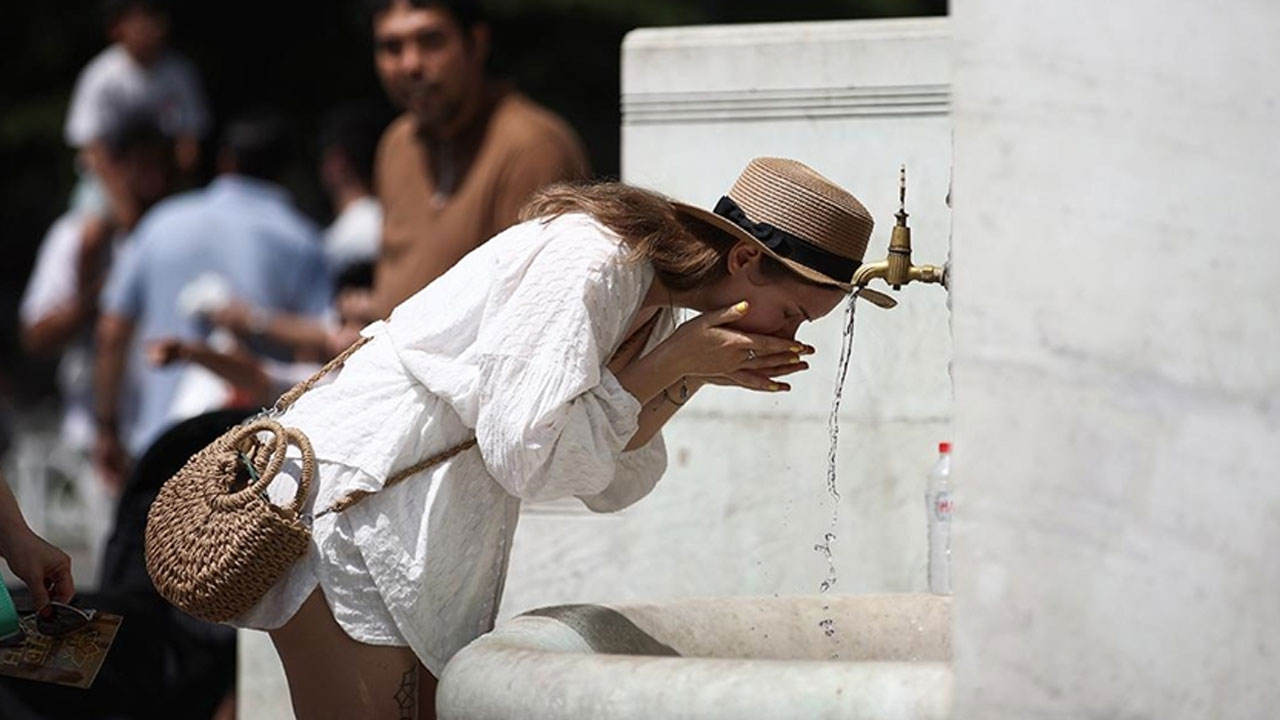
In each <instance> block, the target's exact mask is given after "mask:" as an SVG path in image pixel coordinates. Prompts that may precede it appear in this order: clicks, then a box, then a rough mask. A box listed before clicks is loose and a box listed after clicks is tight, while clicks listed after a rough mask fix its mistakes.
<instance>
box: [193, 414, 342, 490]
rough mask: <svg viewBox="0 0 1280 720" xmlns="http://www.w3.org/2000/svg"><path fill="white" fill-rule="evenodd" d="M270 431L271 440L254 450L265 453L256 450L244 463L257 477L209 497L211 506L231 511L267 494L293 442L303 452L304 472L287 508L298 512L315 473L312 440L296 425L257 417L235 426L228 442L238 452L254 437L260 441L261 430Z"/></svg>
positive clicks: (246, 457)
mask: <svg viewBox="0 0 1280 720" xmlns="http://www.w3.org/2000/svg"><path fill="white" fill-rule="evenodd" d="M264 432H266V433H270V434H271V436H272V437H271V440H270V441H269V442H267V443H266V444H265V445H259V446H257V447H256V448H252V449H253V450H262V449H265V450H266V452H265V453H261V452H253V453H252V455H248V454H246V455H245V456H244V459H245V462H246V463H248V464H249V466H250V468H251V469H252V470H253V471H254V475H255V477H254V478H253V482H251V483H249V485H248V486H247V487H245V488H243V489H242V490H239V491H238V492H234V493H229V494H217V495H214V496H213V497H211V498H210V505H211V506H212V507H213V508H214V509H217V510H231V509H235V508H238V507H240V506H241V505H243V504H244V502H245V500H247V499H248V498H249V497H251V496H254V495H265V494H266V492H267V486H268V485H270V484H271V481H272V480H274V479H275V477H276V475H278V474H279V473H280V469H281V468H283V467H284V461H285V456H286V455H287V454H288V452H289V445H290V443H292V444H294V445H296V446H297V447H298V449H299V450H300V451H301V452H302V471H301V472H300V473H299V475H298V488H297V490H296V491H295V492H294V494H293V499H292V500H290V501H289V503H288V504H287V505H284V506H283V507H284V509H286V510H289V511H292V512H294V513H296V512H298V511H299V510H300V509H301V507H302V503H303V501H305V499H306V497H307V493H309V492H310V491H311V481H312V480H313V479H314V478H315V473H316V454H315V451H314V450H313V449H312V448H311V441H310V440H308V439H307V436H306V435H304V434H303V433H302V432H301V431H300V430H297V429H295V428H287V427H284V426H283V425H281V424H280V423H279V422H277V421H275V420H272V419H270V418H260V419H258V420H254V421H253V422H251V423H249V424H248V425H243V426H241V427H238V428H236V429H235V430H234V431H233V432H232V434H231V436H230V437H229V438H228V440H227V444H228V445H229V446H230V447H231V449H233V450H235V451H237V452H243V451H244V450H245V449H246V448H245V443H246V442H247V441H251V440H257V437H258V435H259V434H260V433H264Z"/></svg>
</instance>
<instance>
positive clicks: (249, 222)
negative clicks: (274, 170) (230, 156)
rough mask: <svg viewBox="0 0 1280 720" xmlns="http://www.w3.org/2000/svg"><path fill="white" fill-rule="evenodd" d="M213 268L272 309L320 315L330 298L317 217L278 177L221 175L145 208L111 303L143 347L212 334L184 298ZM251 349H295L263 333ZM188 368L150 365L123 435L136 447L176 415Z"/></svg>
mask: <svg viewBox="0 0 1280 720" xmlns="http://www.w3.org/2000/svg"><path fill="white" fill-rule="evenodd" d="M209 275H215V276H219V277H220V278H221V281H222V282H223V283H224V284H225V286H226V287H227V289H229V290H230V294H231V296H233V297H234V298H236V299H239V300H241V301H243V302H246V303H248V304H250V305H252V306H253V307H257V308H262V309H264V310H267V311H269V312H288V313H294V314H299V315H308V316H315V317H319V316H321V315H323V314H324V312H325V311H326V309H327V308H328V306H329V301H330V294H331V287H330V281H329V277H328V274H327V271H326V266H325V262H324V254H323V250H322V247H321V244H320V240H319V233H318V229H317V227H316V226H315V225H314V223H312V222H311V221H310V220H308V219H306V218H305V217H303V216H302V214H301V213H299V212H298V211H297V210H295V209H294V208H293V206H292V204H291V203H290V200H289V195H288V193H287V192H286V191H285V190H284V189H283V188H281V187H280V186H278V185H275V184H273V183H269V182H265V181H261V180H255V179H251V178H247V177H244V176H239V175H222V176H220V177H219V178H218V179H216V180H214V181H213V182H212V183H210V185H209V186H208V187H207V188H205V189H202V190H195V191H192V192H188V193H184V194H182V195H179V196H177V197H174V198H171V199H169V200H166V201H165V202H163V203H161V204H159V205H157V206H156V207H155V208H153V209H152V210H151V211H150V212H149V213H147V215H146V216H145V217H144V218H143V219H142V222H141V223H140V224H139V226H138V228H137V230H136V232H135V235H134V239H133V242H132V244H131V246H130V247H129V248H128V250H127V251H126V252H125V253H123V256H122V257H121V258H120V260H119V262H117V263H116V265H115V267H114V268H112V270H111V274H110V276H109V277H108V279H107V284H106V288H105V290H104V291H103V299H102V306H103V310H104V311H105V312H107V313H110V314H113V315H120V316H123V317H126V318H129V319H131V320H133V321H134V322H135V338H136V339H138V340H140V341H141V342H139V343H135V344H134V347H136V348H139V349H140V350H141V349H145V348H146V346H147V345H148V344H149V343H150V342H151V341H153V340H159V339H162V338H181V339H185V340H204V339H206V338H207V337H208V334H209V332H210V331H211V330H212V328H211V327H210V326H209V324H208V322H207V321H205V320H203V319H201V317H200V316H199V315H194V314H191V313H190V312H187V311H184V309H183V307H182V306H181V304H180V302H179V298H180V296H182V293H183V290H184V289H188V288H189V287H190V286H191V285H192V283H193V282H194V281H196V280H197V279H198V278H200V279H202V280H207V279H208V278H205V277H204V276H209ZM188 295H190V293H188ZM250 349H251V350H253V351H254V352H256V353H258V354H261V355H265V356H267V357H273V358H276V359H280V360H286V359H289V354H288V352H287V351H286V350H285V349H283V348H279V347H272V346H270V345H267V344H261V343H259V344H257V345H255V346H252V347H251V348H250ZM182 370H183V368H182V367H178V366H171V367H168V368H154V367H148V368H147V369H146V370H145V371H144V372H143V376H142V382H141V387H140V390H139V392H140V395H141V397H140V398H139V400H140V403H139V415H138V418H137V422H136V424H135V426H134V428H133V430H132V431H131V432H129V435H128V436H127V437H125V438H123V440H124V443H125V445H126V447H128V448H129V450H130V452H132V453H133V454H134V455H135V456H139V455H141V454H142V452H144V451H145V450H146V448H147V447H148V446H149V445H150V444H151V443H152V442H153V441H154V440H155V439H156V437H157V436H159V435H160V433H161V432H163V431H164V430H165V429H166V428H167V426H168V425H169V424H170V423H171V422H173V421H174V418H172V417H171V416H170V411H171V408H172V407H173V403H174V398H175V395H176V393H177V390H178V383H179V380H180V379H181V376H182Z"/></svg>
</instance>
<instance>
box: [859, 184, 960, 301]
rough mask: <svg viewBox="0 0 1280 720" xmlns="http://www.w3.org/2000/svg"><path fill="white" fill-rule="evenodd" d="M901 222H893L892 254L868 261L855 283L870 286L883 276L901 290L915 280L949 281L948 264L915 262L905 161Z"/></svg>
mask: <svg viewBox="0 0 1280 720" xmlns="http://www.w3.org/2000/svg"><path fill="white" fill-rule="evenodd" d="M895 217H896V218H898V222H897V224H896V225H894V226H893V233H892V234H891V235H890V236H889V257H888V258H886V259H884V260H881V261H879V262H873V263H864V264H863V265H862V266H861V267H859V268H858V270H857V272H855V273H854V274H853V285H854V287H866V286H867V284H868V283H870V282H871V281H872V280H874V279H876V278H880V279H882V280H884V281H885V283H887V284H889V285H891V286H893V289H894V290H901V289H902V286H903V285H906V284H907V283H912V282H924V283H939V284H941V285H943V286H944V287H945V286H946V284H947V273H946V269H945V268H941V267H938V266H937V265H912V264H911V228H909V227H907V166H906V165H903V166H902V170H901V171H900V174H899V178H898V212H897V213H896V214H895Z"/></svg>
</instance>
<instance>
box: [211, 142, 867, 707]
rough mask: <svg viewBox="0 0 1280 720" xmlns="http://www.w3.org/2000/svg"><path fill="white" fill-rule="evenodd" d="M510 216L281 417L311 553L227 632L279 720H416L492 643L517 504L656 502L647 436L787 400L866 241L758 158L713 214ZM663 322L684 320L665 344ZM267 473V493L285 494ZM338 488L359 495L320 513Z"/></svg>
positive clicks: (614, 506) (598, 208) (845, 216)
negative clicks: (281, 710) (299, 450)
mask: <svg viewBox="0 0 1280 720" xmlns="http://www.w3.org/2000/svg"><path fill="white" fill-rule="evenodd" d="M522 218H524V222H522V223H521V224H518V225H516V226H514V227H512V228H510V229H508V230H506V231H505V232H503V233H501V234H499V235H497V236H496V237H494V238H493V239H492V240H490V241H489V242H487V243H486V244H484V245H482V246H481V247H479V248H478V249H476V250H475V251H473V252H472V253H471V254H469V255H468V256H466V257H465V258H463V260H462V261H461V262H459V263H458V264H457V265H456V266H455V267H454V268H453V269H452V270H450V271H449V272H448V273H446V274H445V275H443V276H441V277H440V278H439V279H437V280H435V281H434V282H432V283H431V284H430V285H428V286H427V287H425V288H423V289H422V290H421V291H419V292H418V293H417V294H416V295H414V296H412V297H410V298H409V299H408V300H406V301H405V302H404V303H403V304H401V305H400V306H399V307H397V308H396V309H395V310H394V311H393V312H392V313H391V315H390V317H389V318H388V319H387V320H385V321H379V322H377V323H374V324H373V325H370V326H369V327H367V328H366V329H365V330H364V331H363V334H364V336H365V337H366V338H368V340H367V341H366V343H365V344H364V346H363V347H360V348H359V350H357V351H356V352H355V353H354V354H352V355H351V356H350V357H349V358H348V359H347V360H346V362H345V364H344V365H343V366H342V368H341V369H340V370H339V371H337V372H334V373H332V374H331V375H330V376H329V379H328V382H326V383H325V384H322V385H318V386H316V387H315V388H313V389H312V390H310V391H309V392H307V393H305V394H304V395H302V396H301V398H300V399H298V401H297V402H296V403H295V404H294V405H292V406H291V407H290V408H289V409H288V410H287V411H286V412H285V413H284V414H283V415H282V416H280V418H279V420H280V422H281V423H282V424H283V425H285V426H287V427H292V428H297V429H299V430H301V431H302V432H303V433H305V434H306V435H307V437H308V438H309V439H310V443H311V446H312V447H313V448H314V453H315V458H316V461H317V465H316V481H315V482H314V483H313V484H312V487H311V492H310V495H309V497H307V498H306V499H305V501H304V504H303V508H304V509H305V510H307V511H308V512H313V513H316V517H315V519H314V524H313V527H312V544H311V547H310V549H309V551H308V552H307V554H306V555H305V556H304V558H303V559H302V560H300V561H299V562H297V563H296V564H295V565H294V566H293V567H292V568H291V570H290V571H289V572H288V574H286V576H285V577H284V578H283V579H282V580H280V581H279V582H278V583H277V584H276V585H275V586H274V587H273V588H272V589H271V590H270V591H269V592H268V594H267V595H266V597H265V598H264V599H263V600H262V601H261V602H259V603H258V604H257V605H256V606H255V607H254V608H253V609H252V610H251V611H249V612H248V613H246V614H245V615H243V616H241V617H239V618H237V620H236V621H235V622H234V624H236V625H239V626H242V627H251V628H259V629H264V630H269V631H270V633H271V637H272V640H273V641H274V643H275V646H276V648H277V650H278V652H279V654H280V658H281V660H282V661H283V663H284V668H285V672H286V674H287V675H288V680H289V689H290V693H291V695H292V701H293V705H294V709H295V711H296V713H297V716H298V717H299V718H303V719H304V720H305V719H309V718H320V717H334V718H353V717H361V718H383V717H386V718H399V717H414V714H413V713H415V712H416V713H417V717H434V695H435V678H436V677H438V676H439V674H440V671H441V670H442V669H443V668H444V665H445V663H446V662H447V661H448V660H449V658H450V657H451V656H452V655H453V654H454V653H455V652H457V651H458V650H459V649H460V648H462V647H463V646H464V645H466V644H467V643H468V642H470V641H471V640H473V639H474V638H476V637H477V636H478V635H480V634H482V633H484V632H486V631H488V630H489V629H490V628H491V626H492V624H493V621H494V618H495V615H496V612H497V609H498V602H499V599H500V597H501V594H502V585H503V579H504V577H505V574H506V564H507V559H508V556H509V551H510V546H511V539H512V536H513V534H514V531H515V527H516V520H517V517H518V514H519V508H520V501H521V500H530V501H540V500H550V499H554V498H561V497H567V496H575V497H577V498H579V499H580V500H581V501H582V502H583V503H585V504H586V505H587V507H589V508H590V509H592V510H594V511H598V512H613V511H616V510H620V509H622V508H624V507H627V506H628V505H630V504H632V503H634V502H636V501H637V500H639V499H640V498H642V497H644V496H645V495H646V494H647V493H649V492H650V491H651V490H652V489H653V487H654V485H655V484H656V483H657V481H658V479H659V477H660V476H661V475H662V473H663V470H664V469H665V466H666V454H665V450H664V446H663V442H662V435H661V429H662V427H663V425H664V424H665V423H666V422H667V421H668V420H669V419H670V418H671V417H672V416H673V415H674V414H675V413H677V412H678V411H679V410H680V408H681V407H683V406H684V405H685V404H687V403H689V402H690V401H691V400H692V398H693V397H694V396H695V395H696V394H697V392H698V391H699V389H700V388H702V387H703V386H705V385H708V384H715V385H721V386H730V387H736V388H741V389H743V390H748V391H755V392H786V391H787V390H788V389H790V388H789V386H788V385H787V383H786V382H785V380H784V378H786V377H787V376H789V375H791V374H793V373H796V372H799V371H802V370H805V369H806V368H807V367H808V365H807V363H806V362H805V360H804V357H805V356H806V355H808V354H810V353H812V352H813V348H811V347H809V346H807V345H804V344H803V343H800V342H798V341H796V340H795V334H796V330H797V328H798V327H799V326H800V324H801V323H803V322H806V321H811V320H814V319H816V318H820V317H822V316H824V315H826V314H827V313H829V312H830V311H831V310H832V309H833V308H835V307H836V306H837V305H838V304H839V303H840V302H841V300H842V299H844V298H847V297H848V296H849V293H850V292H851V291H852V290H853V288H851V287H850V286H849V284H848V283H849V281H850V279H851V278H852V277H853V273H854V270H855V269H856V268H857V267H858V264H859V262H860V261H861V259H862V256H863V252H864V251H865V249H866V246H867V241H868V238H869V236H870V233H871V228H872V220H871V216H870V215H869V214H868V213H867V211H866V209H865V208H864V207H863V206H862V204H861V203H859V202H858V201H857V200H856V199H855V198H854V197H853V196H852V195H850V194H849V193H847V192H845V191H844V190H842V189H841V188H839V187H838V186H836V185H835V184H834V183H832V182H830V181H828V180H827V179H825V178H823V177H822V176H820V175H819V174H817V173H816V172H814V171H813V170H811V169H809V168H808V167H806V166H804V165H802V164H800V163H798V162H795V161H791V160H782V159H776V158H759V159H756V160H754V161H752V162H751V163H750V164H749V165H748V166H747V168H746V169H745V170H744V171H743V173H742V175H741V176H740V177H739V179H738V181H737V182H736V183H735V184H734V186H733V188H732V189H731V190H730V191H729V193H728V195H727V196H726V197H724V198H722V199H721V200H720V202H719V203H718V204H717V206H716V208H715V211H714V212H709V211H706V210H701V209H698V208H694V207H690V206H687V205H682V204H679V203H674V202H672V201H670V200H668V199H667V198H664V197H662V196H660V195H657V194H655V193H652V192H649V191H646V190H641V189H638V188H634V187H629V186H626V185H622V184H617V183H610V184H599V185H592V186H585V187H564V186H561V187H555V188H551V189H549V190H547V191H544V192H543V193H542V194H541V195H540V196H538V197H536V198H535V199H534V200H533V201H532V202H531V203H530V204H529V206H528V207H526V208H525V210H524V212H523V214H522ZM862 296H864V297H868V296H871V299H872V300H877V299H878V298H879V296H873V294H872V293H871V291H863V293H862ZM677 308H684V309H689V310H692V311H695V312H697V313H699V314H698V315H697V316H696V317H694V318H693V319H691V320H688V321H686V322H683V323H680V324H679V325H677V324H676V319H675V310H676V309H677ZM473 438H474V440H475V445H474V446H469V445H466V444H465V443H468V442H469V441H470V440H472V439H473ZM457 447H463V448H466V449H465V450H463V451H462V452H459V453H458V454H456V455H454V456H452V457H451V458H450V459H448V460H445V461H444V462H441V463H439V464H436V465H433V466H431V467H429V468H427V469H425V470H422V471H421V472H418V473H416V474H414V475H411V476H408V477H407V478H406V479H404V481H403V482H398V483H395V484H394V485H391V484H389V483H387V480H386V479H387V478H389V477H393V476H395V475H396V473H397V472H398V471H401V470H403V469H404V468H407V467H410V466H412V465H414V464H415V463H419V462H420V461H422V460H423V459H424V458H429V457H431V456H433V455H437V454H439V453H441V452H443V451H445V450H448V449H450V448H457ZM286 471H287V472H285V473H282V475H281V476H280V477H279V478H277V479H276V481H275V482H273V484H272V486H271V494H272V496H273V498H281V499H284V498H291V497H292V492H293V490H294V483H293V482H292V481H291V480H290V479H289V478H288V477H286V476H288V475H290V474H291V475H292V476H293V477H296V476H297V474H298V471H297V463H296V462H294V463H292V467H290V466H289V465H286ZM384 484H387V487H385V488H384ZM353 492H362V493H371V494H367V495H366V496H365V497H364V499H363V501H362V502H359V503H358V504H356V505H353V506H350V507H348V508H347V509H344V510H342V511H340V512H328V513H325V512H320V511H321V510H323V509H324V508H328V507H330V506H331V505H332V504H333V503H334V501H335V500H337V499H339V498H343V497H345V496H349V495H350V494H351V493H353Z"/></svg>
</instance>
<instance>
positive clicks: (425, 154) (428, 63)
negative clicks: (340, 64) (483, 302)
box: [370, 0, 588, 316]
mask: <svg viewBox="0 0 1280 720" xmlns="http://www.w3.org/2000/svg"><path fill="white" fill-rule="evenodd" d="M370 9H371V10H372V20H373V45H374V64H375V66H376V68H377V71H378V76H379V78H380V79H381V81H382V85H383V87H384V88H385V89H386V91H387V95H388V96H390V98H391V101H392V102H393V103H394V104H395V105H396V106H398V107H400V108H403V109H404V111H405V112H404V114H403V115H401V116H400V118H398V119H397V120H395V121H394V122H393V123H392V124H391V126H390V127H389V128H387V131H386V133H384V134H383V137H382V142H381V144H380V146H379V148H378V156H377V163H376V165H375V181H376V187H377V190H378V198H379V199H380V200H381V201H382V211H383V216H384V219H383V226H382V249H381V252H380V254H379V256H378V264H377V267H376V270H375V273H374V296H375V306H376V308H377V309H378V312H379V315H380V316H381V315H383V314H385V313H387V312H389V311H390V310H391V308H392V307H394V306H395V305H397V304H399V303H400V302H401V301H403V300H404V299H405V298H407V297H409V296H410V295H412V294H413V293H415V292H417V291H418V290H419V289H421V288H422V287H423V286H425V285H426V284H427V283H429V282H431V281H432V280H434V279H435V278H437V277H439V276H440V275H441V274H443V273H444V272H445V271H446V270H448V269H449V268H450V267H451V266H453V264H454V263H456V262H457V261H458V260H459V259H461V258H462V256H463V255H466V254H467V253H468V252H470V251H471V250H473V249H475V248H476V247H477V246H478V245H480V244H481V243H482V242H484V241H485V240H487V239H488V238H489V237H491V236H493V235H495V234H497V233H498V232H499V231H501V230H503V229H504V228H506V227H508V226H509V225H511V224H513V223H514V222H515V221H516V215H517V213H518V211H519V210H520V207H521V206H522V205H524V204H525V202H526V201H527V200H528V199H529V197H530V196H531V195H533V193H534V192H535V191H536V190H538V189H540V188H542V187H544V186H546V185H550V184H552V183H555V182H558V181H562V180H575V179H582V178H585V177H586V176H587V175H588V163H587V159H586V156H585V154H584V152H583V149H582V144H581V142H580V141H579V140H578V137H577V135H576V134H575V133H574V132H573V129H572V128H570V127H569V125H568V124H567V123H565V122H564V120H562V119H561V118H559V117H558V116H556V115H555V114H554V113H552V112H551V111H549V110H547V109H546V108H543V107H541V106H539V105H537V104H536V103H534V102H532V101H531V100H529V99H528V98H526V97H524V96H523V95H521V94H519V93H518V92H515V91H514V90H512V89H511V88H509V87H506V86H504V85H503V84H501V83H498V82H495V81H493V80H491V79H489V78H488V77H487V76H486V72H485V62H486V59H487V58H488V56H489V26H488V25H487V24H486V22H485V20H484V16H483V13H482V11H481V8H480V6H479V2H478V1H477V0H371V1H370Z"/></svg>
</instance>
